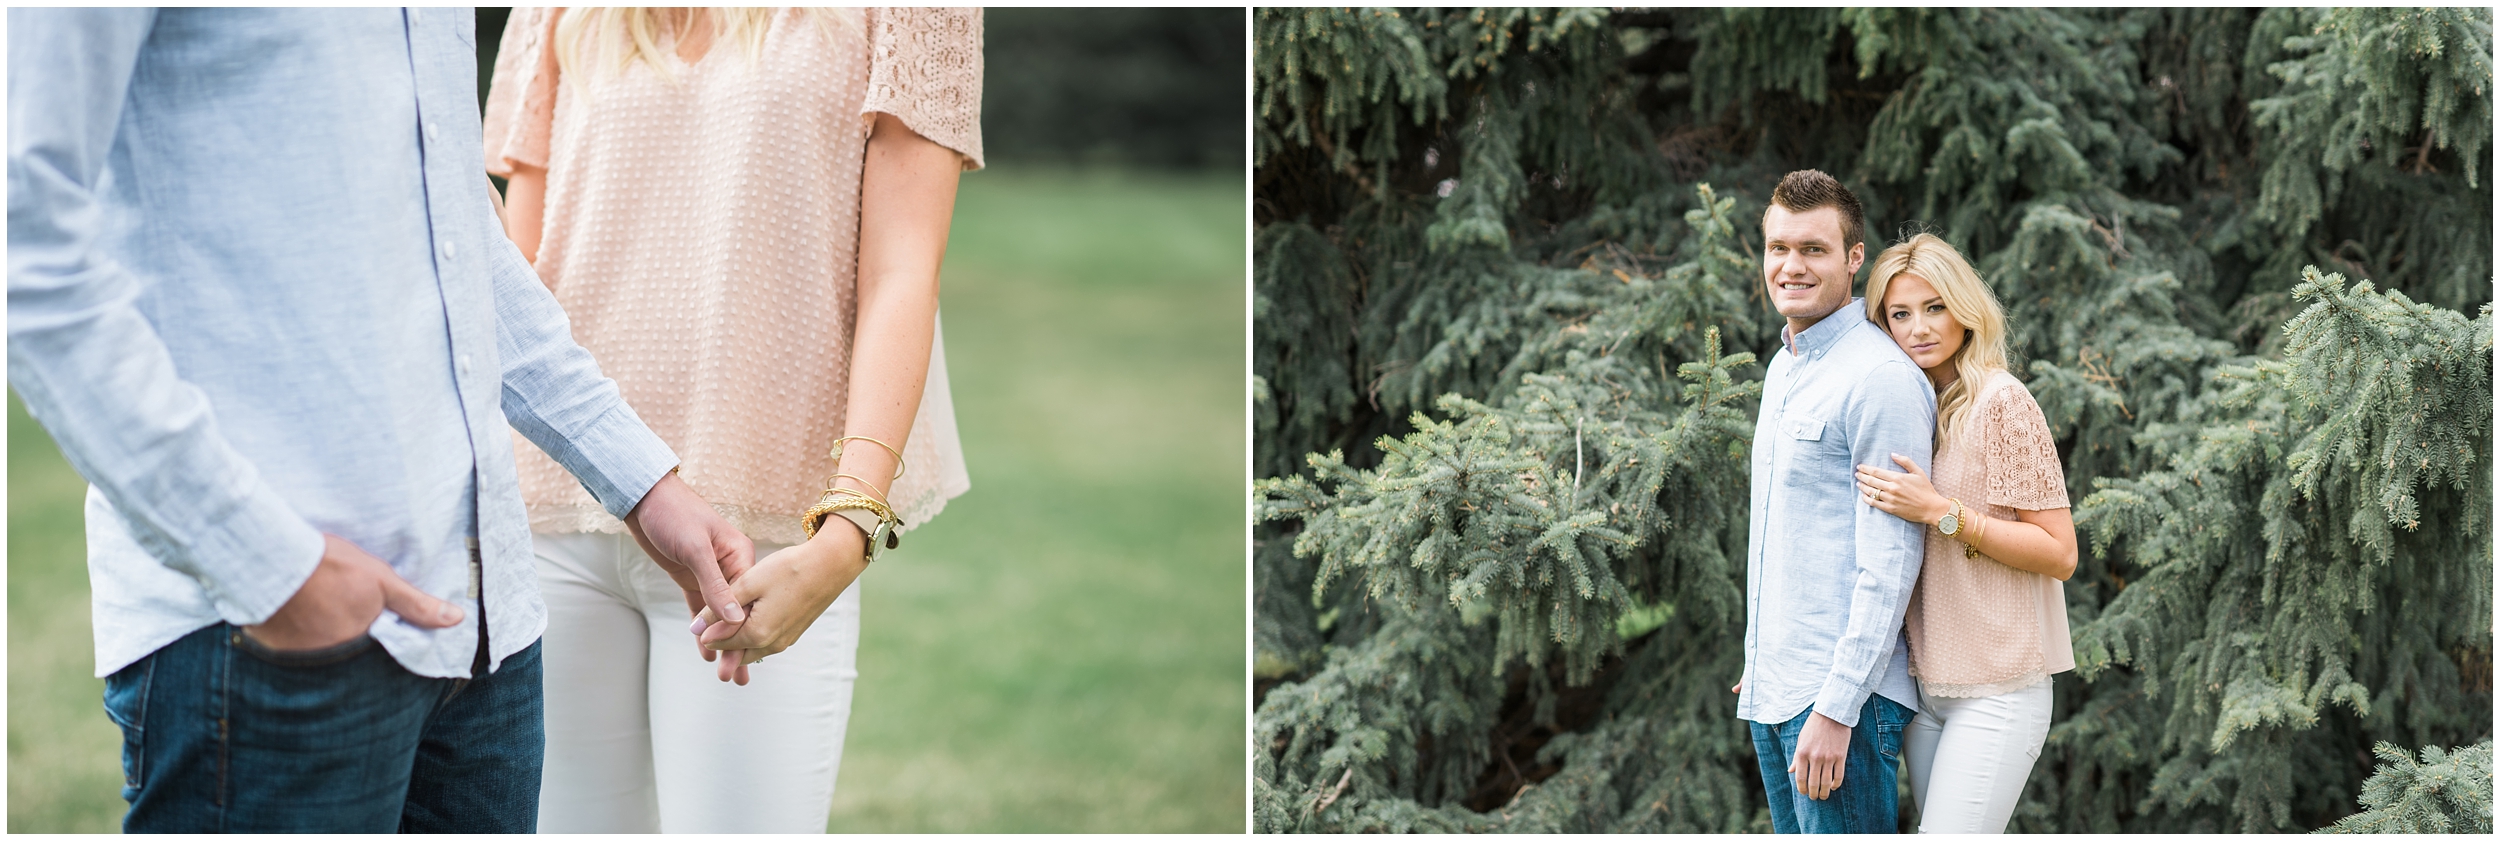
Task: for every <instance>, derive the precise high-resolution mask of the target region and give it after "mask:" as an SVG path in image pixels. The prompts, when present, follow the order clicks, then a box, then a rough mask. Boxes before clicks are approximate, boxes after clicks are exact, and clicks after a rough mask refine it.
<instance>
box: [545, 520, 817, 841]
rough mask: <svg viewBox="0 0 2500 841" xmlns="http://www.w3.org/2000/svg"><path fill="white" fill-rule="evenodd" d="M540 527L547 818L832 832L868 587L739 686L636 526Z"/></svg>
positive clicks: (559, 826) (607, 825) (767, 550)
mask: <svg viewBox="0 0 2500 841" xmlns="http://www.w3.org/2000/svg"><path fill="white" fill-rule="evenodd" d="M532 537H533V539H535V541H536V543H537V552H538V586H539V589H540V590H541V591H542V592H543V593H544V594H545V596H546V599H547V636H546V648H545V649H544V650H543V656H544V657H545V660H546V675H547V677H546V680H547V694H546V704H547V713H546V722H547V763H546V770H545V771H544V772H543V776H542V777H541V786H540V789H539V794H538V831H540V832H808V833H818V832H823V831H825V816H826V814H827V813H828V812H830V811H831V810H832V808H833V781H834V775H835V772H836V771H837V770H839V769H840V767H841V764H842V731H843V727H844V725H845V724H847V723H848V722H849V720H850V717H851V684H852V683H853V682H854V681H856V680H857V679H858V678H859V670H858V660H857V658H856V654H857V653H858V650H859V585H858V584H857V583H853V584H852V585H851V587H850V589H849V590H847V591H845V592H843V593H842V597H841V598H838V599H835V600H834V602H833V605H832V606H831V607H829V608H827V609H826V610H825V613H824V615H823V616H822V617H819V618H818V619H817V620H816V624H815V625H814V626H813V627H811V628H809V629H808V632H807V634H806V636H803V637H801V638H800V639H799V642H798V644H797V645H793V646H791V647H790V648H789V650H787V651H783V652H782V653H780V654H777V655H774V656H773V657H772V658H771V659H769V660H766V661H764V662H763V663H761V664H758V665H756V666H754V667H753V668H752V669H750V670H749V671H750V673H751V674H752V675H753V680H751V681H750V682H749V683H748V684H747V685H746V686H739V685H737V684H735V683H722V682H721V681H720V680H719V678H718V676H717V674H716V672H715V669H716V667H715V666H714V664H712V663H706V662H704V661H703V656H702V654H701V653H700V652H698V651H697V649H696V647H695V642H694V635H693V634H691V633H688V632H687V630H686V626H687V625H688V624H690V623H691V622H692V621H693V617H692V616H690V615H688V614H687V612H686V600H685V597H684V596H683V595H680V592H679V590H678V589H677V584H676V582H674V581H671V580H670V579H669V577H668V574H667V573H664V572H661V571H660V569H659V567H657V566H654V565H653V564H652V563H651V560H650V559H649V558H647V557H645V556H644V555H643V553H642V547H641V546H639V545H637V544H635V543H634V538H633V536H632V535H623V534H536V535H532ZM780 548H782V547H780V546H774V545H768V544H761V543H759V544H756V547H755V557H756V559H757V560H762V559H763V558H764V556H766V555H769V554H772V552H774V551H775V550H778V549H780Z"/></svg>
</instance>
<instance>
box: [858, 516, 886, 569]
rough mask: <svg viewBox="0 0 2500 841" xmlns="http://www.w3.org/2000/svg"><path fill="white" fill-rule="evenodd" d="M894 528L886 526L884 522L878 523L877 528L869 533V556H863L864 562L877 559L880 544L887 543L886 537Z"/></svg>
mask: <svg viewBox="0 0 2500 841" xmlns="http://www.w3.org/2000/svg"><path fill="white" fill-rule="evenodd" d="M892 528H893V526H890V525H888V524H886V522H885V521H883V520H879V521H877V528H876V529H875V530H874V531H870V532H869V533H868V549H867V554H866V555H864V556H863V559H864V560H869V561H874V560H876V559H877V549H879V548H880V547H879V546H878V544H880V543H884V542H885V540H886V535H887V533H888V531H889V530H890V529H892Z"/></svg>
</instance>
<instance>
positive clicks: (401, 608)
mask: <svg viewBox="0 0 2500 841" xmlns="http://www.w3.org/2000/svg"><path fill="white" fill-rule="evenodd" d="M321 541H322V543H321V563H320V565H318V566H315V567H313V573H312V577H310V578H307V579H304V584H303V586H301V587H297V588H296V590H295V595H294V597H292V598H289V599H287V600H286V604H285V605H282V606H280V607H279V608H278V612H277V613H273V614H270V616H269V618H268V619H267V620H264V621H262V622H261V623H260V624H258V625H246V626H244V627H243V633H246V634H250V635H251V637H252V639H253V640H254V641H256V642H259V643H260V644H262V645H265V646H268V647H270V648H273V649H277V650H280V651H310V650H313V649H318V648H328V647H330V646H334V645H338V644H341V643H344V642H347V641H349V640H352V639H355V638H356V637H358V636H360V635H362V634H364V633H365V631H366V630H367V629H370V628H372V627H373V621H374V620H375V619H378V618H381V616H382V611H383V609H385V608H388V609H389V610H390V611H391V612H392V613H396V614H399V618H401V619H405V620H407V621H408V624H411V625H415V626H417V627H420V628H449V627H451V626H453V625H458V624H460V619H461V618H462V617H463V616H465V615H466V614H465V613H463V612H462V611H461V610H460V606H459V605H455V604H452V603H450V602H447V601H443V600H442V599H438V598H435V597H433V596H430V595H426V592H425V591H424V590H419V589H417V585H414V584H410V583H408V580H407V579H404V578H401V577H399V573H397V572H393V571H392V570H391V567H390V565H389V564H385V563H383V562H382V559H380V558H376V557H374V556H373V555H372V554H371V553H368V552H366V551H365V550H363V549H360V548H357V546H356V544H353V543H349V542H347V539H346V538H343V537H340V536H338V535H335V534H325V535H322V536H321Z"/></svg>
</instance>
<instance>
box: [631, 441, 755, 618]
mask: <svg viewBox="0 0 2500 841" xmlns="http://www.w3.org/2000/svg"><path fill="white" fill-rule="evenodd" d="M625 527H626V528H627V529H629V530H631V531H633V533H634V542H636V543H640V544H642V551H643V554H646V555H649V556H651V560H652V562H653V563H657V564H659V565H660V569H661V570H663V571H665V572H667V573H668V577H669V578H672V579H675V580H676V581H677V588H678V589H680V590H684V591H686V592H688V593H695V594H699V595H701V596H702V601H703V604H705V605H707V606H709V607H711V609H712V612H713V614H714V615H717V616H727V617H729V619H730V621H732V622H735V621H740V620H743V619H745V618H746V615H747V612H746V607H745V606H743V605H740V604H738V602H737V601H736V600H734V599H732V598H730V595H729V579H732V578H736V577H738V576H739V575H740V574H742V573H744V572H746V570H747V567H751V566H754V565H755V541H752V540H748V539H747V536H746V535H744V534H741V533H739V531H738V529H737V527H735V526H731V525H730V524H729V521H728V520H723V519H721V516H720V514H718V513H716V512H714V511H713V510H712V504H711V503H708V502H704V501H703V497H700V496H696V495H695V492H694V489H693V488H690V487H687V486H686V483H685V481H684V480H681V479H679V478H677V474H676V473H674V472H671V473H669V474H667V475H664V476H661V477H660V481H659V482H658V483H657V484H654V485H652V486H651V491H650V492H649V493H646V494H643V495H642V501H641V502H638V503H635V504H634V510H633V511H631V512H628V513H627V514H626V515H625ZM689 604H690V605H691V601H690V602H689Z"/></svg>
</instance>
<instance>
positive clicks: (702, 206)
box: [485, 8, 981, 832]
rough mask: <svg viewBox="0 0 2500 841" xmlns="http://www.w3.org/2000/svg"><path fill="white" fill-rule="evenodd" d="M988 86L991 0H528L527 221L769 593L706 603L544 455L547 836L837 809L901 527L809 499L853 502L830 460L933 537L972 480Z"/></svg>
mask: <svg viewBox="0 0 2500 841" xmlns="http://www.w3.org/2000/svg"><path fill="white" fill-rule="evenodd" d="M980 101H981V13H980V10H978V9H885V8H878V9H843V10H816V9H810V10H798V9H577V10H571V11H567V10H560V9H522V10H516V11H515V12H514V13H513V15H512V18H511V21H510V23H509V24H508V26H507V27H506V29H505V31H504V37H503V46H502V51H501V53H500V54H499V56H498V57H497V60H496V65H495V73H494V79H493V83H492V87H491V92H490V94H489V97H488V103H487V113H486V121H485V131H486V158H487V160H486V167H487V170H488V171H489V172H492V173H495V174H498V175H502V176H505V177H506V178H508V179H509V182H510V187H509V189H508V191H507V212H506V217H505V219H506V227H507V229H508V231H509V233H510V234H511V235H512V239H513V241H514V242H515V243H516V244H518V245H520V247H521V250H522V252H523V254H525V255H527V256H529V257H530V258H531V259H532V261H533V263H534V264H535V265H536V267H537V269H538V273H539V275H540V277H541V278H542V279H543V280H545V281H546V283H547V285H548V286H549V287H550V288H551V289H553V290H554V292H555V295H556V299H557V300H558V301H559V302H560V303H562V304H563V305H564V308H565V311H566V313H567V315H568V316H570V317H571V319H572V326H573V336H574V338H575V340H577V341H579V342H580V343H581V344H582V345H583V346H584V347H586V348H588V349H590V351H591V353H592V354H593V355H594V356H596V357H597V358H598V360H599V362H600V364H601V366H602V368H603V370H604V371H605V372H606V373H607V374H608V375H609V376H610V377H613V378H614V379H615V380H616V382H617V385H618V387H619V388H620V389H621V390H622V391H623V393H624V396H625V399H626V402H627V403H628V404H630V405H631V406H632V407H633V409H634V411H636V412H637V413H639V414H640V415H641V416H642V417H643V419H644V420H645V421H647V422H648V423H649V424H650V426H651V428H652V429H653V431H655V432H658V433H659V434H660V436H661V437H662V438H664V439H666V440H667V441H668V443H669V444H670V446H672V447H673V448H675V449H676V451H677V453H678V455H679V457H680V458H681V459H683V463H682V464H681V465H680V466H679V467H680V475H681V476H682V477H683V478H684V480H685V481H686V482H687V483H688V484H690V485H692V486H693V487H695V488H696V489H698V490H699V491H700V492H701V493H702V494H703V497H704V498H705V499H707V500H711V501H712V502H713V503H714V504H715V505H716V506H717V507H718V508H719V509H720V511H721V513H722V514H723V515H725V516H726V517H728V518H729V519H730V521H731V522H733V523H735V524H736V525H737V526H738V527H739V528H740V529H741V530H743V531H744V532H746V534H747V535H748V536H749V537H751V538H753V539H754V540H755V544H756V545H755V547H754V552H753V555H752V556H747V557H735V558H729V559H724V561H723V564H722V566H723V570H724V571H726V572H731V574H732V578H731V581H730V584H729V586H730V589H731V591H732V595H734V596H735V599H736V603H737V604H740V605H743V606H744V611H743V613H744V615H742V616H732V617H728V621H721V619H722V618H721V617H718V616H714V615H712V614H711V613H710V612H709V611H701V612H700V613H697V612H695V611H698V610H700V609H701V608H702V604H703V603H702V601H701V600H700V599H699V598H697V597H696V596H695V594H694V589H695V586H696V585H695V582H693V581H692V580H691V579H688V578H684V577H681V576H675V575H673V574H672V573H668V572H664V571H662V570H661V569H660V568H659V567H658V566H656V565H654V564H653V563H651V562H649V561H648V560H647V559H646V558H645V556H644V553H643V552H642V551H641V549H640V548H639V547H637V546H636V545H635V543H634V542H633V541H632V540H630V539H629V538H627V537H626V536H625V535H623V534H621V533H620V532H621V529H620V528H619V524H618V523H617V522H616V520H615V519H614V518H612V517H609V516H607V515H606V513H605V512H603V511H601V510H600V509H599V508H598V507H597V506H596V505H595V503H593V502H592V500H591V498H590V497H589V496H588V495H587V494H586V493H585V492H583V491H582V489H581V488H580V487H579V486H578V485H577V484H575V483H574V482H572V481H571V480H570V479H568V478H566V477H565V476H564V475H563V474H562V472H561V470H560V469H559V468H557V467H556V466H555V462H554V461H553V460H552V459H550V458H548V457H547V456H546V455H545V454H543V453H539V452H537V451H536V450H534V449H531V448H529V447H528V446H527V445H523V446H521V447H519V448H518V449H519V453H518V455H519V457H520V472H521V485H522V494H523V497H524V498H525V500H526V501H527V503H528V506H529V514H530V522H531V526H532V530H533V531H534V532H536V535H535V537H536V542H537V549H538V555H539V583H540V587H541V589H542V590H543V591H544V592H545V595H546V601H547V604H548V609H549V620H548V622H549V627H548V628H547V630H546V636H545V641H546V648H545V652H546V654H545V656H546V668H547V687H546V705H547V710H546V730H547V752H546V764H545V769H546V770H545V773H544V778H543V785H542V790H541V795H540V810H539V824H538V827H539V829H540V831H543V832H654V831H667V832H687V831H694V832H755V831H764V832H822V831H824V829H825V820H826V815H827V813H828V811H829V810H830V807H831V803H832V797H833V786H834V778H835V776H836V771H837V769H838V768H839V764H840V757H841V750H842V736H843V731H844V728H845V726H846V724H847V722H848V719H849V715H850V699H851V685H852V682H853V680H854V678H855V677H856V675H857V671H856V669H855V666H854V664H855V662H856V661H855V659H854V654H855V652H856V649H857V646H858V637H859V598H860V594H859V588H858V587H856V586H853V584H854V581H855V580H856V579H857V577H858V576H859V575H860V574H861V573H862V572H863V571H864V570H865V568H866V567H867V558H868V554H869V553H868V552H867V551H866V550H867V547H868V541H869V535H868V533H867V531H866V530H867V529H868V528H869V526H871V525H874V524H875V523H876V521H877V518H876V517H870V518H869V519H868V521H867V524H864V525H856V526H855V525H854V524H853V522H852V521H851V520H850V519H847V517H848V516H849V515H845V516H836V517H831V518H828V519H825V520H824V521H823V522H824V526H823V527H822V528H820V529H817V530H816V531H815V533H814V536H813V537H812V538H811V537H806V536H805V535H804V533H803V529H802V527H801V515H802V514H803V513H806V512H808V511H809V509H810V507H811V505H813V504H815V503H817V502H818V501H819V500H820V497H821V498H823V499H837V498H845V497H841V496H838V495H827V483H828V482H829V481H831V482H833V483H836V484H837V485H838V486H840V487H842V488H846V489H848V490H847V491H843V492H841V493H844V494H849V495H850V496H851V497H872V498H875V499H878V500H883V501H886V502H888V503H889V504H890V506H891V509H892V512H893V514H894V515H895V516H897V517H899V518H900V519H901V521H902V524H903V528H906V529H907V528H909V527H911V526H916V525H919V524H921V523H923V522H926V521H927V519H928V518H929V517H931V516H934V515H935V514H936V513H937V512H938V510H939V508H941V507H943V505H944V504H945V502H946V500H947V499H948V498H950V497H953V496H955V495H957V494H960V493H962V492H963V491H964V490H965V489H966V487H967V486H968V485H969V482H968V480H967V479H966V477H965V472H964V468H963V463H962V450H961V447H960V446H959V445H958V443H957V441H956V437H955V428H954V415H953V409H952V406H951V403H950V402H949V400H948V396H947V389H946V373H945V355H944V351H943V346H942V342H941V341H940V340H939V338H938V329H937V291H938V283H937V270H938V262H939V258H940V257H941V255H942V254H943V253H944V251H945V248H946V235H947V227H948V224H949V220H950V217H951V215H952V213H953V207H954V196H955V183H956V178H957V176H958V175H959V174H960V173H961V172H963V171H965V170H970V169H978V168H979V167H980V166H981V136H980V123H979V120H980ZM845 436H859V438H850V439H847V446H844V447H842V449H841V454H840V456H839V461H838V463H837V461H836V457H835V456H833V455H831V454H830V451H832V450H833V449H834V448H835V447H836V442H837V439H844V438H845ZM862 438H864V439H867V440H861V439H862ZM885 445H891V447H893V448H894V449H893V450H892V451H889V450H888V449H887V447H886V446H885ZM898 462H899V463H898ZM836 474H839V478H834V479H830V480H829V479H828V477H832V476H835V475H836ZM690 616H691V618H692V619H693V628H692V630H693V632H694V634H696V635H698V636H688V631H687V628H688V620H689V618H690ZM820 620H821V621H820ZM811 628H813V632H812V633H810V632H809V631H810V630H811ZM803 634H804V636H802V635H803ZM698 652H699V653H700V654H701V655H702V656H701V659H698V658H697V656H696V655H697V653H698ZM716 656H717V664H716V665H713V666H706V665H705V664H704V662H702V661H704V660H713V659H715V657H716ZM766 658H770V663H769V665H756V664H758V663H763V662H764V661H765V660H766ZM750 677H751V678H752V684H753V685H749V684H750ZM731 681H734V683H735V684H736V685H734V686H733V685H731V684H730V682H731Z"/></svg>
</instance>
